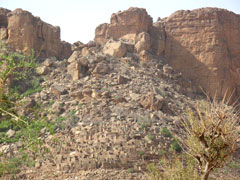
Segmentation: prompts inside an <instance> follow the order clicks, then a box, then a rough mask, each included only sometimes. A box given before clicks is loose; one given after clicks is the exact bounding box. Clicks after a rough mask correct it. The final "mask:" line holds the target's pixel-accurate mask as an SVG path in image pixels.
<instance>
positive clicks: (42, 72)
mask: <svg viewBox="0 0 240 180" xmlns="http://www.w3.org/2000/svg"><path fill="white" fill-rule="evenodd" d="M36 72H37V73H38V74H40V75H46V74H47V73H48V67H47V66H40V67H37V68H36Z"/></svg>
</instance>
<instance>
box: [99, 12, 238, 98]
mask: <svg viewBox="0 0 240 180" xmlns="http://www.w3.org/2000/svg"><path fill="white" fill-rule="evenodd" d="M129 19H130V20H129ZM111 38H112V39H128V40H133V41H134V43H135V51H136V53H138V55H139V57H140V59H142V60H151V58H152V55H155V56H162V57H164V58H165V60H166V63H168V64H170V65H171V66H172V67H173V68H174V69H176V70H178V71H180V72H182V73H183V76H184V77H186V78H187V79H190V80H191V81H192V82H193V83H194V84H195V86H196V87H201V88H203V89H204V90H205V91H206V92H207V93H208V94H209V95H210V96H213V95H215V94H216V95H217V96H219V97H222V96H223V94H224V93H225V92H226V90H227V89H228V90H229V91H230V92H231V91H233V90H235V95H237V96H239V95H240V89H239V87H240V83H239V82H240V81H239V77H240V15H237V14H234V13H233V12H230V11H227V10H224V9H218V8H202V9H197V10H193V11H183V10H182V11H177V12H175V13H174V14H172V15H171V16H170V17H168V18H165V19H160V18H159V19H158V21H157V22H155V23H152V19H151V17H150V16H149V15H148V14H147V12H146V11H145V10H144V9H139V8H130V9H128V10H126V11H123V12H119V13H117V14H113V15H112V17H111V23H110V24H102V25H100V26H98V27H97V28H96V35H95V40H96V41H97V42H98V43H100V44H103V43H105V42H106V41H107V39H111Z"/></svg>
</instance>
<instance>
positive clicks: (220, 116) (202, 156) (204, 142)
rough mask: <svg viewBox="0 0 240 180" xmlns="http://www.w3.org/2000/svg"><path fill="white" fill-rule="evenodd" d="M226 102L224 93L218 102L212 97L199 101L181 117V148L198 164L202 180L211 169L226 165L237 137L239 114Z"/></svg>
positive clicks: (204, 179)
mask: <svg viewBox="0 0 240 180" xmlns="http://www.w3.org/2000/svg"><path fill="white" fill-rule="evenodd" d="M226 94H227V93H226ZM229 101H230V98H228V100H226V96H225V97H224V98H223V100H222V101H221V102H218V101H217V100H216V98H214V99H213V100H210V99H209V98H208V101H206V100H205V101H200V102H198V103H196V104H195V106H194V108H193V109H190V108H189V109H188V110H187V116H186V118H185V119H184V120H183V129H184V133H185V138H184V139H183V138H180V141H181V143H182V146H183V149H185V151H186V152H187V153H188V154H189V155H190V156H191V157H193V159H195V160H196V162H197V163H198V165H199V172H200V175H201V179H203V180H207V179H208V177H209V174H210V173H211V172H212V171H213V170H214V169H216V168H220V167H223V166H224V165H225V164H226V162H227V160H228V158H229V157H231V155H232V154H233V152H234V149H235V146H236V141H237V138H239V134H238V132H237V126H238V123H239V116H238V115H239V113H238V111H237V110H236V108H234V106H228V104H229ZM234 105H236V103H235V104H234ZM235 107H236V106H235Z"/></svg>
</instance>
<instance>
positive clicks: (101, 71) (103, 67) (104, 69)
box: [93, 62, 110, 75]
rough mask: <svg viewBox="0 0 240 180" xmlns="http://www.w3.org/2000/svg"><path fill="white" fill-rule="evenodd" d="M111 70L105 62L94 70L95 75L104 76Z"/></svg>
mask: <svg viewBox="0 0 240 180" xmlns="http://www.w3.org/2000/svg"><path fill="white" fill-rule="evenodd" d="M109 69H110V68H109V66H108V65H107V64H106V63H105V62H100V63H98V64H97V66H96V67H95V69H94V70H93V74H100V75H104V74H107V73H109Z"/></svg>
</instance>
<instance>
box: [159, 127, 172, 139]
mask: <svg viewBox="0 0 240 180" xmlns="http://www.w3.org/2000/svg"><path fill="white" fill-rule="evenodd" d="M161 133H162V135H163V136H164V137H172V134H171V132H170V131H169V130H168V128H166V127H163V128H162V129H161Z"/></svg>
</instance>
